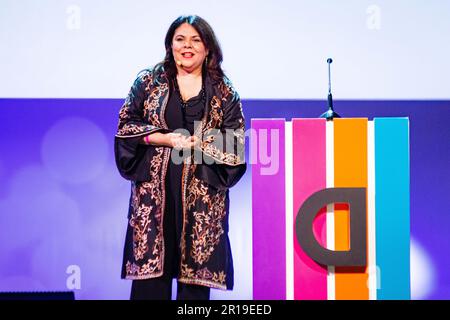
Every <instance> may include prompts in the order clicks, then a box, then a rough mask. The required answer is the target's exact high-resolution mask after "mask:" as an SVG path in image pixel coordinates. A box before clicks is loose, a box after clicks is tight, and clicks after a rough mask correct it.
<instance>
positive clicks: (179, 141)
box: [171, 133, 200, 149]
mask: <svg viewBox="0 0 450 320" xmlns="http://www.w3.org/2000/svg"><path fill="white" fill-rule="evenodd" d="M174 135H177V136H174V137H172V138H171V139H172V143H173V148H175V149H192V148H194V146H196V145H197V144H198V143H199V141H200V139H199V138H198V137H197V136H190V137H186V136H184V135H181V134H176V133H175V134H174Z"/></svg>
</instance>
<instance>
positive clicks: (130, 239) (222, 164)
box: [114, 70, 246, 290]
mask: <svg viewBox="0 0 450 320" xmlns="http://www.w3.org/2000/svg"><path fill="white" fill-rule="evenodd" d="M168 81H169V80H168V79H167V77H165V75H164V74H163V75H162V77H160V78H159V79H158V81H156V79H154V77H153V74H152V71H150V70H145V71H143V72H141V73H140V74H139V76H138V77H137V79H136V80H135V82H134V84H133V86H132V87H131V90H130V92H129V94H128V97H127V99H126V100H125V103H124V104H123V106H122V108H121V109H120V113H119V125H118V131H117V134H116V136H115V145H114V151H115V159H116V164H117V167H118V169H119V172H120V174H121V175H122V177H124V178H125V179H127V180H130V181H131V196H130V203H129V212H128V221H129V223H128V229H127V235H126V240H125V248H124V258H123V266H122V278H126V279H134V280H136V279H149V278H155V277H159V276H162V274H163V270H164V268H163V263H164V234H163V219H164V209H165V206H166V203H165V201H166V198H167V197H166V194H165V192H166V190H165V179H166V173H167V167H168V161H170V160H171V159H170V154H171V150H172V149H171V148H168V147H162V146H160V147H156V146H151V145H144V144H141V143H140V141H141V140H142V138H143V137H144V136H145V135H147V134H149V133H152V132H156V131H160V132H170V130H169V129H168V127H167V124H166V121H165V117H164V116H165V108H166V106H167V102H168V98H169V88H170V86H169V83H168ZM205 90H206V106H205V112H204V116H203V119H202V122H201V125H200V126H198V127H197V129H196V130H195V133H194V134H195V135H196V136H198V137H199V138H200V140H201V142H200V144H199V145H198V146H197V147H196V148H195V152H194V153H193V155H192V156H189V157H186V158H185V159H184V160H183V171H182V181H181V186H182V190H181V193H182V202H183V203H182V207H183V217H182V232H181V239H180V243H179V246H180V253H181V255H180V264H179V267H178V268H179V270H178V281H180V282H183V283H188V284H198V285H204V286H208V287H212V288H218V289H223V290H226V289H232V288H233V262H232V256H231V249H230V243H229V239H228V210H229V197H228V189H229V188H231V187H232V186H233V185H235V184H236V183H237V182H238V180H239V179H240V178H241V177H242V175H243V174H244V173H245V171H246V163H245V160H244V143H245V139H244V129H245V128H244V117H243V114H242V104H241V101H240V98H239V95H238V94H237V92H236V91H235V90H234V89H233V87H232V85H231V83H230V82H229V81H228V80H227V78H226V77H224V79H222V80H221V81H220V82H214V81H213V80H212V79H210V78H209V77H208V76H206V78H205ZM200 158H201V160H202V161H199V160H198V159H200Z"/></svg>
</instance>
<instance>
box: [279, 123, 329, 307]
mask: <svg viewBox="0 0 450 320" xmlns="http://www.w3.org/2000/svg"><path fill="white" fill-rule="evenodd" d="M325 125H326V120H325V119H293V120H292V136H293V146H294V147H293V190H294V192H293V221H295V220H296V217H297V214H298V210H299V209H300V206H301V205H302V204H303V202H304V201H305V200H306V199H307V198H308V197H309V196H310V195H312V194H313V193H315V192H317V191H319V190H322V189H325V188H326V156H325V151H326V150H325V148H326V135H325V128H326V126H325ZM288 214H289V213H288ZM325 221H326V211H325V210H323V211H322V212H320V213H319V215H318V216H317V217H316V220H315V221H314V226H313V228H314V233H315V235H316V238H317V239H318V240H319V242H320V243H321V244H322V245H323V246H326V229H325V228H326V223H325ZM292 227H293V228H294V226H292ZM294 237H295V232H294ZM287 254H294V299H296V300H326V299H327V268H326V267H324V266H322V265H320V264H318V263H316V262H315V261H314V260H312V259H311V258H310V257H309V256H307V255H306V254H305V253H304V252H303V250H302V248H301V247H300V245H299V244H298V241H297V240H296V239H295V238H294V252H293V253H291V252H288V253H287Z"/></svg>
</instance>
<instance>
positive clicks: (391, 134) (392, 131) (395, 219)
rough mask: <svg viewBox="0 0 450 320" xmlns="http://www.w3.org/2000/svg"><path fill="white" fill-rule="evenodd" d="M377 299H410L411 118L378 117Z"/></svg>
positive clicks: (376, 163)
mask: <svg viewBox="0 0 450 320" xmlns="http://www.w3.org/2000/svg"><path fill="white" fill-rule="evenodd" d="M374 127H375V190H376V191H375V210H376V217H375V218H376V259H377V265H378V267H379V270H380V279H379V283H380V288H378V290H377V299H379V300H387V299H410V298H411V295H410V256H409V255H410V252H409V250H410V248H409V245H410V244H409V241H410V221H409V210H410V208H409V121H408V119H407V118H375V119H374Z"/></svg>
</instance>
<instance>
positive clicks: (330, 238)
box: [326, 121, 336, 300]
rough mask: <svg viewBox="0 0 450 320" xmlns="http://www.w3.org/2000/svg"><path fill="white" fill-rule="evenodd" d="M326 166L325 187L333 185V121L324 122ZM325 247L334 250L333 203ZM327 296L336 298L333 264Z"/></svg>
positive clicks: (328, 220)
mask: <svg viewBox="0 0 450 320" xmlns="http://www.w3.org/2000/svg"><path fill="white" fill-rule="evenodd" d="M326 167H327V188H333V187H334V124H333V121H327V123H326ZM327 248H328V249H329V250H334V205H333V204H330V205H328V206H327ZM327 296H328V300H336V281H335V275H334V266H330V267H328V274H327Z"/></svg>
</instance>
